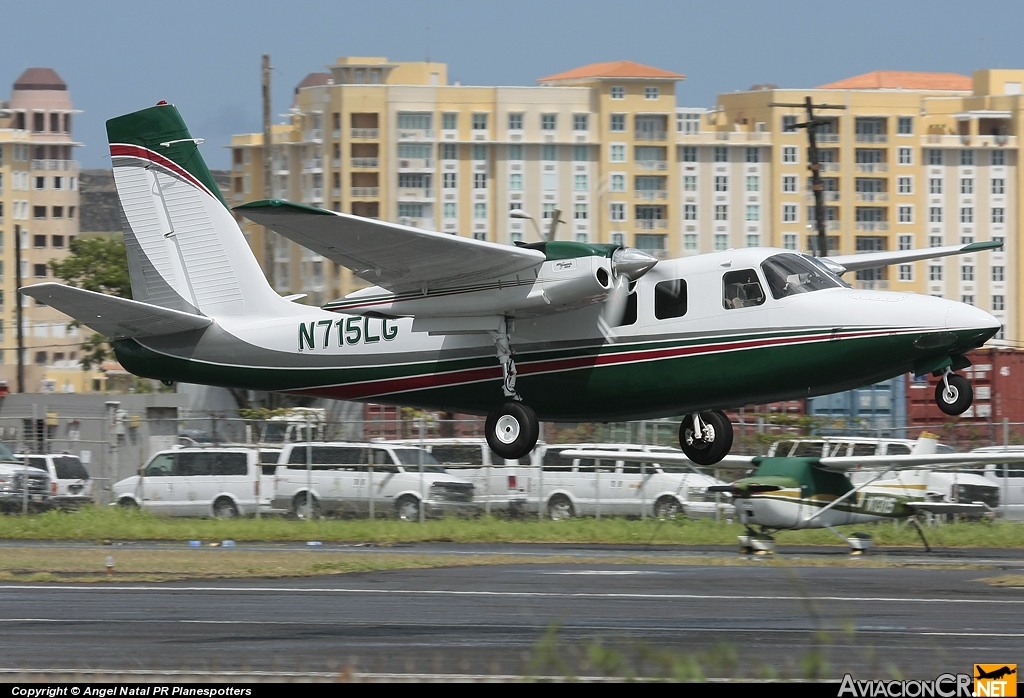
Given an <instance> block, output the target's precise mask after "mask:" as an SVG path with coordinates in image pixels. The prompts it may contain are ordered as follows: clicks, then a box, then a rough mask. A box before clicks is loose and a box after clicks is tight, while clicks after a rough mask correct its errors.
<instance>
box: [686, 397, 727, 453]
mask: <svg viewBox="0 0 1024 698" xmlns="http://www.w3.org/2000/svg"><path fill="white" fill-rule="evenodd" d="M700 418H701V421H702V422H704V425H705V427H706V428H707V429H706V431H705V434H706V435H708V436H710V439H709V440H704V439H702V438H700V437H699V435H697V434H695V433H694V428H693V415H686V417H685V418H683V421H682V423H681V424H680V425H679V447H680V448H681V449H683V453H684V454H686V457H687V458H689V459H690V460H692V461H693V462H694V463H696V464H697V465H714V464H715V463H717V462H718V461H720V460H722V459H723V458H725V457H726V456H727V455H729V450H730V449H731V448H732V422H730V421H729V418H728V417H726V416H725V413H723V412H720V411H717V410H716V411H715V412H701V414H700Z"/></svg>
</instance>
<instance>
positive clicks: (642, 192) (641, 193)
mask: <svg viewBox="0 0 1024 698" xmlns="http://www.w3.org/2000/svg"><path fill="white" fill-rule="evenodd" d="M633 196H634V197H635V198H637V199H643V200H645V201H654V200H655V199H667V198H668V192H667V191H666V190H664V189H637V190H635V191H634V192H633Z"/></svg>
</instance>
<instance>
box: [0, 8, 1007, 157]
mask: <svg viewBox="0 0 1024 698" xmlns="http://www.w3.org/2000/svg"><path fill="white" fill-rule="evenodd" d="M0 22H2V26H3V30H4V31H3V53H2V56H3V57H2V58H0V99H7V98H8V97H9V95H10V88H11V85H12V84H13V83H14V81H15V80H16V79H17V77H18V75H20V74H21V72H22V71H23V70H24V69H25V68H29V67H34V66H49V67H51V68H53V69H55V70H56V71H57V73H58V74H60V76H61V77H62V78H63V79H64V81H65V82H67V83H68V87H69V89H70V90H71V98H72V100H73V101H74V105H75V107H76V108H77V109H81V110H83V111H84V113H83V114H81V115H79V116H78V118H77V121H76V122H75V136H76V139H77V140H79V141H82V142H84V143H85V144H86V147H84V148H82V149H80V150H79V151H78V155H77V157H78V159H79V160H81V161H82V164H83V166H84V167H109V159H108V158H107V157H106V155H105V153H106V137H105V133H104V130H103V123H104V121H105V120H106V119H108V118H110V117H112V116H117V115H119V114H123V113H126V112H130V111H134V110H136V109H140V108H143V107H146V106H150V105H152V104H155V103H156V102H157V101H159V100H161V99H166V100H167V101H169V102H173V103H174V104H176V105H177V106H178V108H179V109H180V110H181V112H182V114H183V115H184V116H185V119H186V120H187V122H188V124H189V128H190V130H191V131H192V134H193V135H195V136H197V137H202V138H205V139H206V145H205V146H204V149H203V152H204V155H205V157H206V159H207V161H208V162H209V163H210V165H211V167H215V168H218V167H226V166H227V163H228V155H227V151H226V150H224V149H223V148H222V146H224V145H226V144H228V143H229V141H230V138H231V134H233V133H244V132H252V131H259V130H261V126H260V114H261V109H260V56H261V55H262V54H263V53H270V54H271V58H272V62H273V65H274V67H275V68H276V70H275V72H274V74H273V98H274V113H275V114H278V113H282V112H284V111H286V110H287V107H288V105H289V104H290V102H291V93H292V90H293V88H294V86H295V85H296V83H298V82H299V81H300V80H301V79H302V78H303V77H304V76H305V75H306V74H307V73H310V72H314V71H322V70H324V66H325V65H326V64H328V63H333V62H334V60H335V59H336V58H337V57H338V56H343V55H358V56H387V57H388V58H390V59H392V60H399V61H402V60H405V61H416V60H424V59H425V58H426V57H427V56H428V55H429V57H430V59H431V60H435V61H441V62H445V63H447V64H448V79H449V81H450V82H454V81H456V80H458V81H461V82H462V84H463V85H532V84H535V81H536V79H537V78H538V77H542V76H544V75H549V74H552V73H556V72H560V71H562V70H567V69H569V68H573V67H576V66H580V65H584V64H587V63H593V62H597V61H613V60H623V59H628V60H633V61H638V62H640V63H646V64H649V65H653V66H656V67H658V68H664V69H666V70H672V71H676V72H679V73H683V74H684V75H686V76H687V79H686V81H685V82H683V83H681V84H680V86H679V90H678V95H679V96H678V101H679V104H680V105H684V106H711V105H713V104H714V102H715V95H716V94H718V93H720V92H730V91H734V90H744V89H747V88H748V87H750V86H751V85H753V84H757V83H766V82H768V83H775V84H777V85H779V86H780V87H794V88H800V87H813V86H815V85H820V84H824V83H827V82H831V81H833V80H838V79H840V78H844V77H848V76H851V75H856V74H859V73H864V72H868V71H872V70H882V69H888V70H923V71H938V72H958V73H964V74H968V75H969V74H970V72H971V71H972V70H974V69H976V68H979V67H983V66H984V67H995V68H1024V42H1022V41H1021V38H1020V28H1021V26H1024V3H1021V2H1017V1H1012V0H1007V1H1005V2H1003V1H984V0H982V1H976V2H965V1H964V0H958V1H957V2H952V1H949V0H928V1H927V2H923V1H922V2H919V1H916V0H913V1H912V0H897V1H895V2H894V1H893V0H886V1H884V2H875V1H873V0H861V1H860V2H830V1H829V0H816V1H814V2H804V1H796V0H794V1H792V2H775V3H769V2H752V1H746V0H731V1H730V2H712V1H711V0H705V1H704V2H685V1H683V0H616V1H613V0H588V1H586V2H584V1H582V0H576V1H574V2H567V1H565V2H563V1H562V0H517V1H516V2H492V1H491V0H474V1H472V2H466V1H463V0H419V2H398V1H396V0H363V1H362V2H342V1H340V0H335V1H333V2H331V1H328V0H305V1H303V0H290V1H282V0H277V1H276V2H269V1H265V0H250V1H248V2H242V1H234V0H203V1H202V2H200V1H196V0H174V1H173V2H166V1H164V2H160V3H155V2H144V1H134V2H127V1H120V0H92V1H90V2H81V1H80V0H57V2H52V3H38V2H36V3H30V2H19V3H14V2H10V3H6V4H5V6H4V9H3V12H2V14H0ZM275 120H276V119H275Z"/></svg>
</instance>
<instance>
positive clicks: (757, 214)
mask: <svg viewBox="0 0 1024 698" xmlns="http://www.w3.org/2000/svg"><path fill="white" fill-rule="evenodd" d="M747 220H748V221H759V220H761V207H760V206H758V205H757V204H750V205H748V206H747Z"/></svg>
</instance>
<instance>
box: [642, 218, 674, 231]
mask: <svg viewBox="0 0 1024 698" xmlns="http://www.w3.org/2000/svg"><path fill="white" fill-rule="evenodd" d="M636 227H637V228H640V229H641V230H654V229H656V228H667V227H668V219H665V218H638V219H637V221H636Z"/></svg>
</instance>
